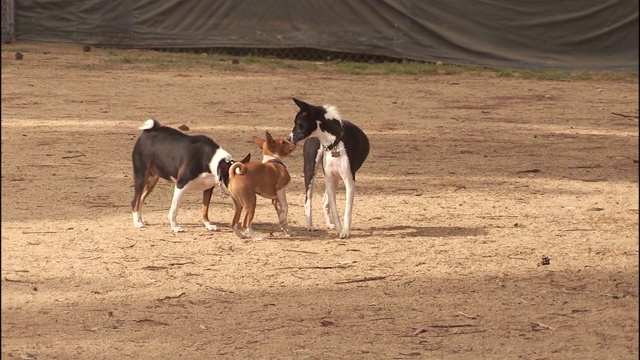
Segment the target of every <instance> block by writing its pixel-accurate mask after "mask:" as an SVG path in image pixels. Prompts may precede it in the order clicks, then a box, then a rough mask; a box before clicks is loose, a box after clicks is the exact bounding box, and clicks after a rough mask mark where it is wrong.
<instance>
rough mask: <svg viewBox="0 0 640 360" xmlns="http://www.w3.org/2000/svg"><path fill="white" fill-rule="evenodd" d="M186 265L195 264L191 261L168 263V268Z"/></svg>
mask: <svg viewBox="0 0 640 360" xmlns="http://www.w3.org/2000/svg"><path fill="white" fill-rule="evenodd" d="M187 264H195V263H194V262H193V261H185V262H177V263H169V264H168V265H169V266H181V265H187Z"/></svg>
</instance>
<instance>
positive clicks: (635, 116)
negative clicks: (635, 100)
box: [612, 112, 638, 119]
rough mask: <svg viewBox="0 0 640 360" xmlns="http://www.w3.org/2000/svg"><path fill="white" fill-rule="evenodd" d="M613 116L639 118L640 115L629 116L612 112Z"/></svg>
mask: <svg viewBox="0 0 640 360" xmlns="http://www.w3.org/2000/svg"><path fill="white" fill-rule="evenodd" d="M612 114H613V115H618V116H622V117H628V118H636V119H637V118H638V115H627V114H621V113H616V112H612Z"/></svg>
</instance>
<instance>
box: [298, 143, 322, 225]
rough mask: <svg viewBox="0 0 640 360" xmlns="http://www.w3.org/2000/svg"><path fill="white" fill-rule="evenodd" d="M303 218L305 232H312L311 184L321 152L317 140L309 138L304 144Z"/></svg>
mask: <svg viewBox="0 0 640 360" xmlns="http://www.w3.org/2000/svg"><path fill="white" fill-rule="evenodd" d="M303 150H304V152H303V156H304V188H305V191H306V192H305V199H304V216H305V219H306V220H307V231H313V216H312V212H311V204H312V199H313V183H314V179H315V176H316V168H317V167H318V164H320V163H321V162H322V156H323V155H324V152H323V150H322V149H321V147H320V140H318V138H315V137H313V138H309V139H307V140H306V141H305V142H304V149H303Z"/></svg>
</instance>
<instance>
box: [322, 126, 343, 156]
mask: <svg viewBox="0 0 640 360" xmlns="http://www.w3.org/2000/svg"><path fill="white" fill-rule="evenodd" d="M343 136H344V126H342V125H341V126H340V135H338V136H336V139H335V140H334V141H333V142H332V143H331V145H329V146H327V147H325V149H327V150H329V151H331V150H333V149H334V148H335V147H336V146H338V144H339V143H340V141H342V137H343Z"/></svg>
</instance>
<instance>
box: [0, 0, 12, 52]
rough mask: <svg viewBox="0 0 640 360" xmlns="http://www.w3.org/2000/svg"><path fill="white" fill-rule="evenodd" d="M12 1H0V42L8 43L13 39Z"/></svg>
mask: <svg viewBox="0 0 640 360" xmlns="http://www.w3.org/2000/svg"><path fill="white" fill-rule="evenodd" d="M13 5H14V0H2V42H3V43H10V42H12V41H13V40H14V39H15V34H14V31H13V9H14V7H13Z"/></svg>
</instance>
